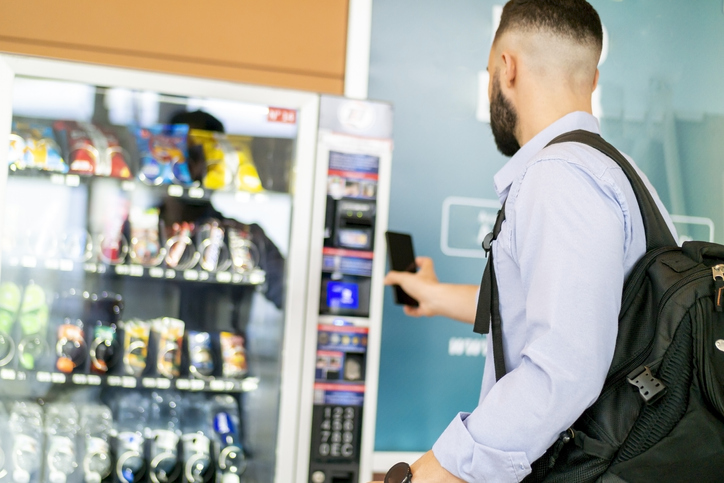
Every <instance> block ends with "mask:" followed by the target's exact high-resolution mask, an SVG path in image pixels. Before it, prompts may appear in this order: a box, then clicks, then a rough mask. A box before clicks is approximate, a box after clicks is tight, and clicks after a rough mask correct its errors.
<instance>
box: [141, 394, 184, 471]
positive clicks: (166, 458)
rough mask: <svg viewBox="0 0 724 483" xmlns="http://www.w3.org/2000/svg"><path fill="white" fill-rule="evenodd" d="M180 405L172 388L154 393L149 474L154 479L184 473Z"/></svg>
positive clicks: (152, 398) (152, 397) (152, 396)
mask: <svg viewBox="0 0 724 483" xmlns="http://www.w3.org/2000/svg"><path fill="white" fill-rule="evenodd" d="M180 422H181V405H180V397H179V395H178V394H177V393H175V392H173V391H166V392H154V393H152V394H151V421H150V424H149V429H150V437H151V456H150V457H151V464H150V476H151V481H152V482H153V483H169V482H172V481H174V480H176V479H177V478H178V477H179V475H180V474H181V466H180V464H179V458H178V443H179V435H180Z"/></svg>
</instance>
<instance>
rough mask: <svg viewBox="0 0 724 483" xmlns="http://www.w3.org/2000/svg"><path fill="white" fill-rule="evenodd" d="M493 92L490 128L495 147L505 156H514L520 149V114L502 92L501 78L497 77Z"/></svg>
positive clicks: (494, 80) (494, 81)
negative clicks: (518, 137)
mask: <svg viewBox="0 0 724 483" xmlns="http://www.w3.org/2000/svg"><path fill="white" fill-rule="evenodd" d="M492 81H493V92H492V96H491V99H490V128H491V129H492V130H493V137H494V138H495V145H496V146H497V147H498V151H500V152H501V153H503V155H504V156H513V155H514V154H515V153H517V152H518V150H519V149H520V144H518V140H517V139H515V128H516V126H517V125H518V113H517V112H515V108H514V107H513V105H512V104H511V103H510V101H509V100H508V99H506V98H505V97H504V96H503V93H502V92H501V91H500V77H499V76H498V75H497V72H496V75H495V79H493V80H492Z"/></svg>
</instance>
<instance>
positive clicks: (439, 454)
mask: <svg viewBox="0 0 724 483" xmlns="http://www.w3.org/2000/svg"><path fill="white" fill-rule="evenodd" d="M469 415H470V414H469V413H458V415H457V416H456V417H455V419H453V420H452V422H451V423H450V424H449V425H448V427H447V428H446V429H445V431H444V432H443V433H442V435H440V437H439V438H438V440H437V441H436V442H435V444H434V445H433V447H432V452H433V454H434V455H435V458H437V460H438V462H439V463H440V464H441V465H442V467H443V468H445V469H446V470H447V471H449V472H450V473H452V474H453V475H455V476H457V477H458V478H460V479H463V480H465V481H467V482H469V483H490V482H496V483H497V482H520V481H522V480H523V478H525V477H526V476H527V475H528V474H529V473H530V472H531V468H530V463H529V462H528V458H527V457H526V455H525V453H524V452H522V451H501V450H498V449H495V448H491V447H489V446H484V445H482V444H478V443H477V442H476V441H475V440H474V439H473V437H472V436H471V435H470V432H468V428H467V426H466V425H465V420H466V419H467V418H468V416H469Z"/></svg>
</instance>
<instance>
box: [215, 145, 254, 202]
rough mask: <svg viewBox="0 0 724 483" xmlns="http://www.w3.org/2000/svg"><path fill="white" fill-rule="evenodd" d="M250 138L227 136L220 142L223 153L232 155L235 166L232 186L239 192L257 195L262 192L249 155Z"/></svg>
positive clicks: (252, 160)
mask: <svg viewBox="0 0 724 483" xmlns="http://www.w3.org/2000/svg"><path fill="white" fill-rule="evenodd" d="M252 139H253V138H252V137H251V136H236V135H227V136H226V137H225V139H224V141H222V143H223V144H222V145H223V146H224V149H225V152H227V153H233V156H232V158H235V159H234V164H235V165H236V168H235V171H236V176H235V179H234V184H235V186H236V188H237V189H238V190H240V191H248V192H250V193H258V192H260V191H262V186H261V179H260V178H259V172H258V171H257V169H256V166H255V165H254V159H253V157H252V154H251V141H252Z"/></svg>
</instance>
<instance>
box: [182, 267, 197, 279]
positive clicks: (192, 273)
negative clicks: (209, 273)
mask: <svg viewBox="0 0 724 483" xmlns="http://www.w3.org/2000/svg"><path fill="white" fill-rule="evenodd" d="M198 279H199V272H197V271H196V270H184V280H190V281H196V280H198Z"/></svg>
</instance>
